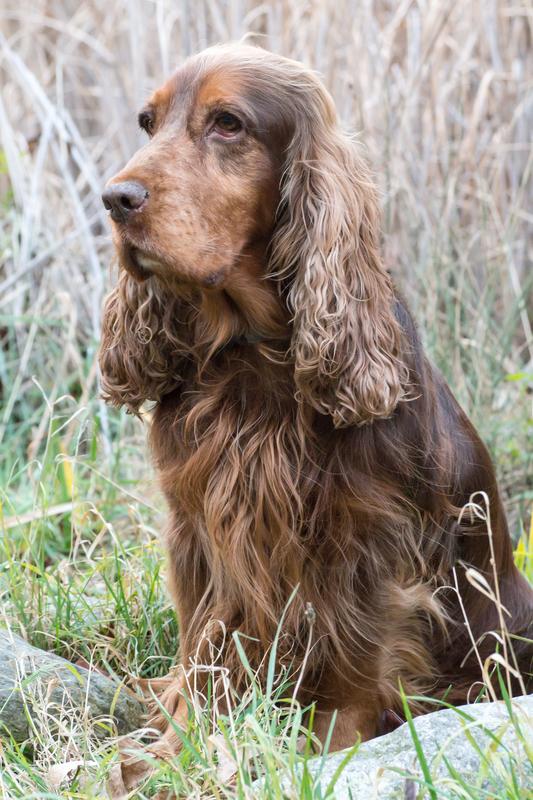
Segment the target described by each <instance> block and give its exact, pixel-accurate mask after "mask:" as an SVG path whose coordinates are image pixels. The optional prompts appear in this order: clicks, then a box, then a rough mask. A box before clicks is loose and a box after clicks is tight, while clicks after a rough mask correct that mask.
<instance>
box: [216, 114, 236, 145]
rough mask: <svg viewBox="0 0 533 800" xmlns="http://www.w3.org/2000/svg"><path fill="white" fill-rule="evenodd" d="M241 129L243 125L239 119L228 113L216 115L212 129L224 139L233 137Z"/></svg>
mask: <svg viewBox="0 0 533 800" xmlns="http://www.w3.org/2000/svg"><path fill="white" fill-rule="evenodd" d="M242 129H243V125H242V122H241V121H240V119H239V118H238V117H236V116H235V114H230V113H229V111H224V112H222V113H221V114H218V115H217V117H216V118H215V122H214V125H213V128H212V130H213V131H214V132H215V133H218V134H219V135H220V136H224V137H225V138H226V139H229V138H231V137H232V136H235V135H236V134H237V133H239V131H242Z"/></svg>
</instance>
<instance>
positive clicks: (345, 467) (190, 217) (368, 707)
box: [100, 45, 533, 750]
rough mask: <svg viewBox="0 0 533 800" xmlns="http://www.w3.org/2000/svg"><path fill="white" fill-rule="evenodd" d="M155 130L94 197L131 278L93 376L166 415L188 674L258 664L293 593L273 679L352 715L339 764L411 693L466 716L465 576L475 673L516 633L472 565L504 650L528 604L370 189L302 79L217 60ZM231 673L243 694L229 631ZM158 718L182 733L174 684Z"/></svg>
mask: <svg viewBox="0 0 533 800" xmlns="http://www.w3.org/2000/svg"><path fill="white" fill-rule="evenodd" d="M139 122H140V125H141V126H142V127H143V128H144V129H145V130H146V131H147V133H148V136H149V141H148V143H147V144H146V145H145V146H144V147H143V148H142V149H141V150H139V152H138V153H136V154H135V155H134V156H133V158H132V159H131V161H130V162H129V163H128V164H127V166H126V167H125V168H124V169H123V170H122V172H120V174H118V175H116V176H115V177H114V178H113V179H112V180H111V181H110V182H109V183H108V185H107V188H106V190H105V192H104V195H103V199H104V203H105V206H106V208H108V209H109V210H110V216H111V220H112V230H113V237H114V242H115V246H116V249H117V252H118V257H119V262H120V266H121V270H120V276H119V282H118V285H117V286H116V288H115V289H114V290H113V291H112V293H111V295H110V296H109V297H108V299H107V302H106V305H105V312H104V325H103V339H102V345H101V352H100V364H101V370H102V383H103V390H104V396H105V397H106V399H108V400H109V401H110V402H112V403H114V404H115V405H125V406H126V407H127V408H128V409H129V410H131V411H133V412H137V411H138V409H139V407H140V406H141V404H142V403H143V402H144V401H146V400H150V401H153V402H154V403H155V411H154V418H153V424H152V430H151V444H152V449H153V453H154V457H155V461H156V465H157V468H158V470H159V472H160V476H161V483H162V487H163V490H164V492H165V495H166V497H167V500H168V504H169V507H170V516H169V524H168V528H167V532H166V542H167V548H168V558H169V568H170V580H171V587H172V591H173V594H174V598H175V602H176V608H177V612H178V615H179V620H180V630H181V655H180V658H181V663H182V664H183V665H184V667H185V668H186V669H187V668H189V666H190V665H191V663H192V660H193V658H194V657H200V658H202V654H204V657H206V655H205V651H206V650H207V640H206V638H205V636H204V631H205V629H206V626H208V625H209V623H210V621H212V620H220V621H221V622H222V623H223V625H224V626H225V629H226V630H227V632H228V634H230V633H232V632H234V631H239V632H241V633H242V634H244V636H243V638H242V643H243V646H244V647H245V649H246V650H247V655H248V658H249V661H250V663H251V664H252V665H254V666H255V667H259V665H260V663H261V661H262V659H263V657H264V654H265V651H266V650H267V649H268V648H269V647H270V646H271V644H272V641H273V639H274V636H275V632H276V628H277V625H278V622H279V619H280V616H281V614H282V612H283V610H284V609H285V608H286V605H287V601H288V598H289V597H290V596H291V593H292V592H293V590H294V588H295V587H298V589H297V592H296V595H295V598H294V600H293V601H292V603H291V604H290V605H289V607H288V608H287V609H286V616H285V623H284V632H285V633H286V635H284V636H283V637H282V638H281V639H280V643H279V646H278V658H279V662H280V664H283V663H291V664H292V666H293V668H298V666H299V665H300V666H301V665H304V666H302V669H303V670H304V673H303V676H302V680H301V692H300V697H301V699H302V701H303V702H308V701H311V700H316V702H317V709H318V711H317V719H318V733H319V735H323V734H324V731H326V730H327V727H328V725H329V721H330V718H331V712H332V711H333V710H334V709H338V711H339V715H338V721H337V724H336V728H335V732H334V736H333V746H334V747H343V746H345V745H349V744H351V743H353V742H354V741H355V739H356V737H357V734H358V733H359V734H361V735H362V736H363V737H365V738H367V737H371V736H373V735H375V733H376V731H377V730H378V726H379V721H380V719H381V717H382V714H383V712H384V711H385V709H395V710H396V711H401V703H400V697H399V691H398V686H399V683H400V682H401V683H402V685H403V687H404V689H405V690H406V692H407V693H420V692H422V691H430V692H432V693H433V694H436V693H442V692H443V691H445V690H447V689H448V688H449V687H450V686H451V687H452V688H451V691H450V693H449V695H448V697H449V698H450V699H453V700H454V701H457V700H464V699H465V698H466V696H467V692H468V689H469V687H470V686H471V684H472V683H473V682H474V681H476V680H478V679H479V678H480V674H479V668H478V662H477V661H476V659H475V658H474V656H473V655H470V656H469V655H468V654H469V651H470V649H471V645H470V641H469V638H468V634H467V630H466V627H465V625H464V623H463V618H462V612H461V610H460V607H459V604H458V602H457V597H456V594H455V592H454V591H453V590H450V589H445V588H443V587H446V586H449V585H450V584H452V583H453V573H452V571H453V569H454V567H456V568H457V580H458V585H459V589H460V591H461V595H462V602H463V605H464V607H465V609H466V613H467V615H468V619H469V624H470V629H471V632H472V634H473V637H474V638H475V639H476V640H477V641H480V656H481V658H485V656H486V655H487V654H489V653H490V652H492V651H493V649H494V639H491V637H484V636H483V635H484V634H485V633H486V632H487V631H491V630H493V629H497V628H499V627H500V625H499V620H498V614H497V610H496V608H495V606H494V604H493V603H492V602H491V601H490V600H489V599H488V598H487V597H486V596H485V595H484V594H482V593H480V592H479V591H477V590H476V589H474V588H473V587H472V586H471V584H470V583H469V582H468V581H467V580H466V578H465V566H472V567H474V568H475V569H476V570H477V571H478V572H479V573H482V575H484V576H485V578H486V580H487V581H488V582H489V583H491V584H492V583H493V567H494V570H495V571H496V572H497V575H498V583H499V591H500V593H501V601H502V603H503V605H504V606H505V608H506V609H507V611H508V612H509V613H508V615H506V621H507V626H508V628H509V630H510V631H511V632H514V633H521V634H524V632H525V630H526V628H527V626H528V624H529V623H530V621H531V610H532V607H533V603H532V592H531V590H530V588H529V587H528V585H527V584H526V582H525V580H524V579H523V578H522V577H521V576H520V574H519V573H518V571H517V569H516V568H515V566H514V564H513V557H512V549H511V541H510V538H509V535H508V531H507V526H506V522H505V518H504V514H503V511H502V506H501V502H500V498H499V496H498V490H497V487H496V480H495V476H494V471H493V468H492V465H491V462H490V458H489V456H488V454H487V451H486V449H485V447H484V446H483V444H482V443H481V441H480V439H479V438H478V436H477V434H476V432H475V430H474V429H473V427H472V425H471V424H470V422H469V421H468V419H467V417H466V416H465V414H464V413H463V411H462V410H461V408H460V407H459V406H458V404H457V402H456V401H455V399H454V398H453V395H452V394H451V392H450V390H449V388H448V387H447V386H446V384H445V382H444V381H443V379H442V377H441V375H440V374H439V373H438V371H437V370H436V369H435V368H434V367H433V366H432V365H431V364H430V363H429V362H428V361H427V359H426V358H425V356H424V354H423V352H422V348H421V345H420V341H419V338H418V336H417V332H416V329H415V326H414V324H413V322H412V319H411V317H410V315H409V312H408V311H407V309H406V307H405V304H404V302H403V301H402V299H401V297H399V296H398V294H397V293H396V291H395V289H394V287H393V285H392V282H391V278H390V276H389V275H388V273H387V272H386V271H385V269H384V267H383V263H382V260H381V257H380V251H379V213H378V205H377V201H376V193H375V189H374V185H373V182H372V179H371V176H370V174H369V172H368V169H367V168H366V166H365V164H364V163H363V161H362V160H361V158H360V156H359V154H358V150H357V146H356V144H355V143H354V142H353V141H352V140H351V139H350V138H348V137H347V136H346V135H345V134H344V133H343V132H342V130H341V129H340V128H339V125H338V121H337V115H336V112H335V108H334V105H333V102H332V100H331V98H330V96H329V94H328V93H327V92H326V90H325V89H324V87H323V86H322V84H321V83H320V82H319V80H318V79H317V78H316V76H315V75H314V74H313V73H312V72H310V71H309V70H307V69H305V68H304V67H303V66H302V65H301V64H298V63H296V62H294V61H290V60H287V59H284V58H281V57H279V56H276V55H273V54H271V53H269V52H266V51H264V50H261V49H258V48H254V47H250V46H243V45H239V46H224V47H214V48H210V49H209V50H206V51H205V52H203V53H200V54H199V55H197V56H195V57H194V58H191V59H190V60H188V61H187V62H186V63H185V65H184V66H183V67H182V68H181V69H179V70H178V71H177V72H176V73H175V74H174V75H173V76H172V77H171V78H170V80H169V81H167V83H166V84H164V85H163V86H162V88H161V89H159V90H158V91H157V92H156V93H155V94H154V95H153V96H152V98H151V99H150V101H149V102H148V104H147V106H146V107H145V109H144V110H143V111H142V112H141V114H140V115H139ZM475 492H484V493H486V498H487V500H488V503H489V507H490V516H491V530H492V547H493V550H494V565H493V566H491V564H490V546H489V539H488V532H487V528H488V526H487V525H486V524H485V523H483V522H482V521H480V520H479V519H476V518H475V517H472V515H470V514H468V515H464V516H462V517H461V516H460V514H461V509H462V507H463V506H464V504H465V503H467V502H468V501H469V498H470V496H471V495H472V493H475ZM436 589H439V591H438V593H435V590H436ZM307 604H311V605H312V608H313V609H314V615H315V619H314V626H313V630H312V634H313V641H312V647H311V649H310V652H308V653H307V656H306V658H305V660H304V653H305V647H306V643H307V640H308V637H309V624H308V621H307V620H308V618H307V617H306V614H305V609H306V606H307ZM518 656H519V658H521V659H522V663H523V664H526V665H527V663H528V658H529V656H528V654H527V653H526V645H525V644H522V651H521V652H520V653H518ZM223 661H224V664H225V665H226V666H227V667H228V668H229V670H230V674H231V677H232V679H233V681H234V683H235V684H236V685H237V686H239V685H241V684H242V683H243V682H244V679H245V675H244V670H243V667H242V664H241V663H240V660H239V658H238V657H237V653H236V652H235V649H234V646H233V645H232V644H231V636H229V635H228V636H227V637H226V644H225V645H224V646H223ZM164 703H165V705H166V707H167V708H168V709H169V712H170V713H171V714H173V715H175V717H176V719H178V720H180V719H183V718H184V715H185V713H186V712H185V705H184V701H183V698H182V696H181V694H180V684H179V682H178V681H177V679H176V681H175V682H174V685H173V687H171V689H170V690H169V691H167V692H166V694H165V696H164ZM162 741H163V743H164V745H162V747H163V746H164V747H165V748H166V749H167V750H168V749H170V750H172V748H173V746H174V744H175V738H174V737H173V735H172V730H171V729H169V730H168V731H167V733H166V734H164V736H163V740H162Z"/></svg>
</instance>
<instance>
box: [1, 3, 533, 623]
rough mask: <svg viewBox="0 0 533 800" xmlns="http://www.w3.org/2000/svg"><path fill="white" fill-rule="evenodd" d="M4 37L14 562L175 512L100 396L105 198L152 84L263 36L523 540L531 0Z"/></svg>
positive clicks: (56, 7)
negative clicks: (325, 98)
mask: <svg viewBox="0 0 533 800" xmlns="http://www.w3.org/2000/svg"><path fill="white" fill-rule="evenodd" d="M0 30H1V33H0V87H1V98H0V208H1V212H0V213H1V216H0V315H1V317H0V381H1V409H0V437H1V444H0V457H1V467H0V487H1V488H0V492H1V497H0V499H1V502H2V515H3V517H2V519H3V524H4V529H5V530H9V531H12V533H11V534H10V536H11V539H10V542H11V544H10V547H11V548H14V550H12V551H11V553H10V557H11V561H10V564H11V565H12V564H13V563H14V562H16V560H17V558H18V557H20V558H22V555H24V557H25V558H29V557H30V555H31V559H33V560H34V561H35V559H37V561H38V560H39V559H41V562H42V563H43V564H46V563H48V562H47V561H46V559H47V558H48V559H49V561H50V563H51V562H52V561H54V560H55V561H57V559H58V558H64V559H66V561H65V563H66V564H67V566H68V568H70V565H71V563H72V555H73V553H77V552H78V551H79V549H80V548H82V550H83V548H85V550H84V551H83V552H86V551H87V549H89V550H90V552H91V554H94V552H95V547H96V546H95V545H94V540H95V537H96V538H97V542H98V543H99V544H101V543H102V542H104V541H106V536H108V534H109V531H110V530H113V531H114V530H117V529H119V530H123V531H124V536H125V537H126V538H125V539H122V541H123V542H124V541H127V540H128V539H127V537H128V536H130V537H131V541H132V542H133V543H134V544H135V546H137V544H138V543H139V541H141V542H144V543H146V542H148V543H150V544H151V543H153V540H154V533H155V531H156V530H157V529H158V528H159V525H160V517H159V510H160V508H161V503H160V501H159V500H158V496H157V494H156V490H155V488H153V487H152V488H150V481H149V475H148V472H149V467H148V465H147V458H146V450H145V446H144V438H145V430H144V429H143V425H142V423H141V422H139V421H137V420H135V419H132V418H128V417H126V415H124V414H122V413H120V414H119V413H117V412H114V411H111V410H108V409H105V408H104V407H103V405H102V404H101V403H100V401H99V400H98V376H97V369H96V363H95V353H96V349H97V344H98V338H99V326H100V309H101V304H102V299H103V296H104V294H105V292H106V290H107V288H108V287H109V285H110V281H111V280H112V271H111V270H110V264H111V261H112V253H111V244H110V236H109V231H108V226H107V223H106V214H105V212H104V210H103V207H102V204H101V201H100V193H101V190H102V186H103V184H104V182H105V180H106V178H107V177H109V176H110V175H112V174H113V173H114V172H116V171H117V170H118V169H119V168H120V167H121V165H123V164H124V162H125V161H126V160H127V159H128V157H129V156H130V155H131V154H132V152H133V151H134V150H135V149H136V148H137V146H138V145H139V144H140V142H141V141H142V136H141V133H140V132H139V130H138V128H137V124H136V112H137V110H138V109H139V107H140V106H141V104H142V103H143V100H144V99H145V98H146V97H147V95H148V94H149V93H150V91H151V90H152V89H153V88H155V87H156V86H157V85H158V84H159V83H160V82H161V81H162V79H163V78H164V77H165V76H167V75H168V74H169V73H170V72H171V71H172V70H173V69H174V68H175V67H176V66H177V65H178V64H179V63H180V62H181V61H182V60H183V59H184V58H185V57H186V56H187V55H189V54H190V53H193V52H195V51H197V50H199V49H201V48H203V47H205V46H206V45H209V44H211V43H214V42H221V41H223V42H225V41H228V40H232V39H238V38H240V37H242V36H243V35H244V34H246V33H249V32H252V33H255V34H257V35H258V38H257V40H256V41H257V42H258V43H260V44H262V45H263V46H265V47H267V48H271V49H272V50H274V51H276V52H279V53H282V54H284V55H287V56H291V57H292V58H296V59H300V60H302V61H304V62H305V63H306V64H308V65H310V66H312V67H314V68H315V69H317V70H318V71H319V72H320V73H321V75H322V76H323V79H324V81H325V82H326V84H327V86H328V87H329V89H330V90H331V92H332V94H333V96H334V98H335V100H336V102H337V106H338V109H339V113H340V116H341V118H342V120H343V122H344V124H345V125H346V126H347V127H348V128H350V129H352V130H355V131H357V132H358V133H359V134H360V138H361V140H362V141H363V142H364V144H365V146H366V149H367V153H368V157H369V159H370V161H371V163H372V165H373V168H374V170H375V173H376V176H377V180H378V182H379V185H380V189H381V199H382V208H383V249H384V253H385V258H386V262H387V265H388V266H389V268H390V269H391V270H392V272H393V274H394V276H395V279H396V281H397V282H398V284H399V286H400V287H401V289H402V291H403V292H404V293H405V294H406V295H407V297H408V299H409V301H410V303H411V306H412V308H413V310H414V312H415V315H416V317H417V319H418V321H419V324H420V329H421V333H422V336H423V338H424V340H425V342H426V345H427V347H428V349H429V352H430V354H431V356H432V357H433V359H434V360H435V361H436V363H437V364H438V365H439V366H440V368H441V369H442V370H443V372H444V373H445V375H446V377H447V379H448V380H449V382H450V384H451V386H452V387H453V389H454V391H455V393H456V394H457V396H458V398H459V400H460V402H461V403H462V404H463V406H464V407H465V408H466V410H467V412H468V413H469V414H470V415H471V416H472V418H473V420H474V422H475V424H476V425H477V426H478V428H479V429H480V432H481V434H482V436H483V437H484V439H485V441H486V442H487V443H488V445H489V447H490V449H491V452H492V454H493V456H494V458H495V460H496V464H497V470H498V473H499V476H500V479H501V482H502V489H503V493H504V497H505V503H506V507H507V510H508V513H509V518H510V521H511V527H512V532H513V536H514V538H515V541H517V540H518V538H519V537H520V534H521V531H522V530H523V527H524V526H526V525H528V524H529V519H528V517H529V510H528V509H529V504H530V500H531V497H532V488H531V485H530V484H528V473H529V474H530V472H531V470H530V458H531V456H530V453H531V439H530V438H529V440H528V437H530V436H531V394H528V392H530V391H531V378H532V370H533V366H532V363H533V362H532V352H533V340H532V333H531V322H530V319H529V318H528V303H529V307H531V303H530V301H531V298H532V286H533V270H531V268H530V266H529V265H530V264H531V256H532V251H533V243H532V238H531V230H532V227H531V223H532V219H533V206H532V204H531V199H532V198H531V192H532V181H531V172H532V167H533V148H532V145H531V140H532V115H533V94H532V78H533V59H532V30H533V5H532V3H531V2H530V0H512V2H510V1H509V2H505V1H504V0H477V1H476V0H471V1H470V2H463V3H457V2H456V0H396V2H393V0H359V1H356V0H321V2H318V1H314V0H308V1H304V0H277V2H272V3H259V2H254V1H253V0H250V1H249V2H247V0H194V2H193V1H192V0H191V1H189V0H172V2H171V1H170V0H127V1H126V0H86V2H74V1H73V0H31V1H30V0H3V2H2V5H1V7H0ZM106 526H107V527H106ZM102 531H103V533H102ZM98 537H100V538H99V539H98ZM143 537H144V538H143ZM36 543H37V544H36ZM17 547H18V548H19V549H18V550H17ZM28 548H29V550H28ZM35 548H37V549H35ZM31 559H30V560H31ZM43 559H44V560H43ZM41 562H39V563H41ZM32 563H33V562H32ZM10 568H11V567H10ZM17 575H18V573H17V574H13V575H12V576H11V579H10V580H11V584H10V587H9V589H10V594H11V595H13V585H12V584H13V581H14V582H15V583H16V582H17V580H20V575H18V577H17ZM20 602H21V608H26V604H27V603H28V602H30V601H28V598H27V597H26V595H25V594H24V593H23V595H21V600H20ZM31 602H33V600H32V601H31ZM31 602H30V608H31V607H32V606H31ZM21 613H22V612H20V610H19V612H17V614H18V616H17V615H15V616H16V618H17V619H19V620H20V614H21ZM54 613H55V612H54ZM24 614H25V618H26V623H25V624H26V625H28V626H29V627H30V628H33V627H34V623H32V622H31V614H30V613H29V612H28V613H26V612H24Z"/></svg>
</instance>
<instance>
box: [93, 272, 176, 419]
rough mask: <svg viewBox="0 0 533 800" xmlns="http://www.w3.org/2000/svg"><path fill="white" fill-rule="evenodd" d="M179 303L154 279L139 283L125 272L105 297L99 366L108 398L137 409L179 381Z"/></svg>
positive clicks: (136, 410) (104, 391) (105, 397)
mask: <svg viewBox="0 0 533 800" xmlns="http://www.w3.org/2000/svg"><path fill="white" fill-rule="evenodd" d="M183 310H184V309H183V302H182V301H180V300H178V299H176V298H174V297H172V295H171V294H168V295H167V294H162V290H161V287H159V286H158V284H157V283H156V279H150V280H147V281H144V282H142V283H140V282H138V281H136V280H134V279H133V278H131V276H130V275H128V274H127V273H126V272H124V271H122V272H121V273H120V276H119V279H118V283H117V285H116V286H115V288H114V289H113V290H112V291H111V293H110V294H109V295H108V297H107V298H106V301H105V304H104V311H103V320H102V339H101V343H100V351H99V356H98V357H99V364H100V370H101V374H102V393H103V397H104V399H105V400H106V401H107V402H110V403H112V404H113V405H116V406H122V405H125V406H127V408H128V409H129V410H130V411H132V412H133V413H137V412H138V410H139V408H140V406H141V405H142V403H143V402H144V401H145V400H159V399H161V397H163V395H165V394H167V393H168V392H170V391H172V389H174V388H175V387H176V386H177V385H178V383H179V381H180V377H179V366H180V360H182V358H183V355H184V351H186V350H187V348H186V346H185V344H184V341H183V340H182V339H181V338H180V336H179V331H180V327H181V325H180V321H183Z"/></svg>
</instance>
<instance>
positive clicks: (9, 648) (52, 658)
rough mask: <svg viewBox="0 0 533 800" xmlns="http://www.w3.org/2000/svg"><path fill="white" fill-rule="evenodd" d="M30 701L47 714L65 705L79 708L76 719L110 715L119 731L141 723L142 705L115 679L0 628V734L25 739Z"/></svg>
mask: <svg viewBox="0 0 533 800" xmlns="http://www.w3.org/2000/svg"><path fill="white" fill-rule="evenodd" d="M36 704H39V709H40V710H41V709H42V708H43V706H45V707H46V709H47V714H48V715H49V717H50V719H53V718H54V717H57V718H59V717H60V716H61V713H63V712H62V709H65V708H66V709H74V710H75V712H76V713H79V715H80V720H81V719H82V718H83V715H85V714H86V715H87V717H88V719H89V720H94V719H96V718H105V719H107V720H112V721H113V722H114V724H115V725H116V729H117V732H118V733H119V734H123V733H129V732H130V731H133V730H135V729H136V728H139V727H141V726H142V724H143V713H144V712H145V710H146V709H145V707H144V706H143V704H142V703H141V702H140V701H139V700H138V699H137V698H136V696H135V695H134V694H133V692H131V691H130V690H129V689H127V688H126V687H125V686H124V685H123V684H121V683H120V682H119V681H117V680H115V679H113V678H110V677H107V676H105V675H102V674H101V673H99V672H98V671H96V670H95V669H90V670H89V669H85V668H84V667H79V666H76V665H74V664H72V663H71V662H70V661H67V660H66V659H64V658H61V657H60V656H57V655H54V654H53V653H47V652H46V651H44V650H39V649H38V648H36V647H32V646H31V645H30V644H28V643H27V642H25V641H24V639H22V638H21V637H20V636H17V635H15V634H14V633H12V632H11V631H7V630H0V737H1V736H5V735H6V733H7V734H8V735H10V736H12V737H13V738H14V739H15V740H16V741H17V742H22V741H24V740H25V739H27V738H28V733H29V730H30V720H31V719H32V718H33V714H32V711H33V710H34V707H35V705H36ZM36 716H38V715H37V714H36ZM38 724H39V723H38ZM93 730H94V731H95V733H96V735H100V736H105V735H111V734H112V733H113V731H112V729H111V728H109V726H104V725H102V726H98V725H96V726H94V727H93Z"/></svg>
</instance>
